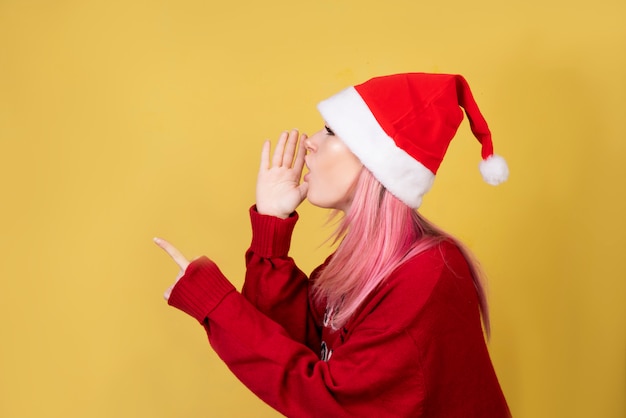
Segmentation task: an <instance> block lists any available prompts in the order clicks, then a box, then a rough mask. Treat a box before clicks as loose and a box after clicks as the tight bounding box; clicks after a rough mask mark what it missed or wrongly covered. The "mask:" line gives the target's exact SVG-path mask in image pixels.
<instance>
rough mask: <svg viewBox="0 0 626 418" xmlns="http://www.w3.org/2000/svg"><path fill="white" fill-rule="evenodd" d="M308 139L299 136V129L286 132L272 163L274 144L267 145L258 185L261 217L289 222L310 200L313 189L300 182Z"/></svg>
mask: <svg viewBox="0 0 626 418" xmlns="http://www.w3.org/2000/svg"><path fill="white" fill-rule="evenodd" d="M298 136H299V137H300V138H299V139H300V141H298ZM306 138H307V137H306V134H302V135H299V133H298V131H297V130H296V129H294V130H292V131H291V132H283V133H282V134H281V135H280V137H279V138H278V143H277V144H276V149H275V150H274V155H273V157H272V158H271V161H270V141H269V140H268V141H265V143H264V144H263V150H262V151H261V166H260V168H259V175H258V177H257V185H256V209H257V211H258V212H259V213H260V214H262V215H271V216H277V217H279V218H282V219H285V218H287V217H289V215H291V213H293V211H295V210H296V208H297V207H298V206H299V205H300V203H302V201H303V200H304V199H305V198H306V194H307V191H308V187H309V185H308V183H306V182H302V183H301V182H300V177H301V176H302V168H303V167H304V156H305V155H306V148H305V145H304V141H305V140H306Z"/></svg>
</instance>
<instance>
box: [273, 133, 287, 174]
mask: <svg viewBox="0 0 626 418" xmlns="http://www.w3.org/2000/svg"><path fill="white" fill-rule="evenodd" d="M288 135H289V134H288V133H287V132H283V133H281V134H280V137H279V138H278V142H277V143H276V148H275V149H274V156H273V157H272V165H274V167H281V166H282V163H283V152H284V151H285V143H286V142H287V137H288Z"/></svg>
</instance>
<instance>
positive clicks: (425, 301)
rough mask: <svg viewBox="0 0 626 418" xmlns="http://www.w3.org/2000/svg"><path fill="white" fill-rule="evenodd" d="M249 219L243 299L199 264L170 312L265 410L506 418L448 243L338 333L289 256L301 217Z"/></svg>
mask: <svg viewBox="0 0 626 418" xmlns="http://www.w3.org/2000/svg"><path fill="white" fill-rule="evenodd" d="M250 214H251V218H252V230H253V238H252V244H251V246H250V249H249V250H248V252H247V254H246V263H247V273H246V281H245V284H244V287H243V290H242V293H238V292H237V291H236V290H235V288H234V286H233V285H232V284H231V283H230V282H229V281H228V280H227V279H226V278H225V277H224V275H223V274H222V273H221V272H220V270H219V269H218V267H217V266H216V265H215V264H214V263H213V262H211V261H210V260H209V259H207V258H206V257H203V258H201V259H198V260H196V261H194V262H192V263H191V264H190V265H189V267H188V268H187V271H186V273H185V275H184V276H183V277H182V278H181V279H180V281H179V282H178V283H177V284H176V286H175V287H174V289H173V291H172V294H171V296H170V299H169V304H170V305H172V306H175V307H177V308H179V309H181V310H182V311H184V312H186V313H188V314H189V315H191V316H193V317H194V318H196V319H197V320H198V321H199V322H200V323H201V324H202V325H203V326H204V328H205V330H206V333H207V334H208V337H209V341H210V343H211V345H212V346H213V348H214V349H215V351H216V352H217V354H218V355H219V356H220V357H221V358H222V359H223V360H224V362H225V363H226V364H227V365H228V367H229V368H230V369H231V370H232V371H233V373H235V375H236V376H237V377H238V378H239V379H240V380H241V381H242V382H243V383H244V384H245V385H246V386H247V387H248V388H250V390H252V391H253V392H254V393H255V394H256V395H257V396H259V397H260V398H261V399H262V400H263V401H265V402H266V403H268V404H269V405H270V406H272V407H273V408H275V409H276V410H278V411H280V412H281V413H283V414H285V415H286V416H289V417H325V418H327V417H333V418H336V417H376V418H381V417H437V418H440V417H458V418H472V417H480V418H504V417H509V416H510V413H509V410H508V407H507V404H506V401H505V399H504V396H503V394H502V391H501V389H500V385H499V384H498V380H497V378H496V375H495V373H494V370H493V367H492V364H491V361H490V358H489V354H488V351H487V348H486V345H485V341H484V337H483V331H482V327H481V321H480V314H479V308H478V299H477V296H476V291H475V289H474V286H473V282H472V280H471V277H470V273H469V269H468V266H467V263H466V261H465V259H464V258H463V256H462V254H461V253H460V251H459V250H458V249H457V248H456V247H455V246H454V245H453V244H452V243H448V242H444V243H442V244H440V245H439V246H438V247H435V248H432V249H431V250H428V251H426V252H423V253H421V254H419V255H417V256H415V257H414V258H412V259H411V260H409V261H407V262H405V263H404V264H403V265H402V266H401V267H399V268H398V269H397V270H396V271H395V272H393V274H392V275H391V276H390V277H388V278H387V279H386V281H385V282H384V284H383V286H381V288H379V289H378V290H377V291H376V292H375V294H374V295H371V296H370V297H369V298H368V299H367V300H366V301H365V302H364V304H363V305H362V307H361V308H360V309H359V310H358V311H357V313H356V314H355V315H354V317H353V318H352V319H351V320H350V321H349V322H348V323H347V324H346V326H345V327H343V328H342V329H340V330H336V331H334V330H332V329H331V328H329V327H326V326H324V309H323V307H316V306H314V304H313V303H312V302H311V301H310V299H309V286H308V285H309V283H310V282H309V280H308V279H307V277H306V275H305V274H304V273H302V272H301V271H300V270H299V269H298V268H297V267H296V266H295V264H294V262H293V260H292V259H291V258H289V257H288V255H287V253H288V250H289V244H290V240H291V233H292V231H293V228H294V226H295V223H296V221H297V215H295V216H293V217H291V218H288V219H285V220H281V219H278V218H274V217H269V216H262V215H259V214H258V213H257V212H256V211H255V210H254V208H253V209H251V211H250ZM314 276H315V272H314V273H313V274H312V279H314Z"/></svg>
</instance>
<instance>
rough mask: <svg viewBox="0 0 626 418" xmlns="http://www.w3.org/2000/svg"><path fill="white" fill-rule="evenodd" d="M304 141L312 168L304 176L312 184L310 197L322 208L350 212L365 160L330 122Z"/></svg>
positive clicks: (309, 192) (314, 203)
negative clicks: (349, 147)
mask: <svg viewBox="0 0 626 418" xmlns="http://www.w3.org/2000/svg"><path fill="white" fill-rule="evenodd" d="M304 145H305V147H306V150H307V155H306V158H305V161H306V166H307V168H308V170H309V172H308V173H307V174H306V175H305V176H304V179H303V180H304V181H305V182H307V183H308V184H309V190H308V193H307V199H308V200H309V202H311V203H312V204H313V205H315V206H318V207H321V208H329V209H338V210H342V211H344V212H347V211H348V209H349V208H350V204H351V203H352V197H353V194H354V185H355V183H356V180H357V178H358V176H359V173H360V172H361V169H362V167H363V164H362V163H361V161H360V160H359V159H358V158H357V156H356V155H354V154H353V153H352V151H350V149H348V147H347V146H346V144H344V142H343V141H342V140H341V138H339V137H338V136H337V135H335V134H334V132H333V131H332V130H331V129H330V128H329V127H328V126H326V127H324V129H322V130H320V131H318V132H316V133H315V134H314V135H312V136H310V137H309V138H307V139H306V140H305V142H304Z"/></svg>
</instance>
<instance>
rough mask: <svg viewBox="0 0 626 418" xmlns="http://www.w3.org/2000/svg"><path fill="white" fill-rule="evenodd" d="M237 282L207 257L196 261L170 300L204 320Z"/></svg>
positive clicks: (186, 311)
mask: <svg viewBox="0 0 626 418" xmlns="http://www.w3.org/2000/svg"><path fill="white" fill-rule="evenodd" d="M233 291H235V286H233V285H232V283H231V282H229V281H228V279H227V278H226V277H225V276H224V275H223V274H222V272H221V271H220V269H219V268H218V267H217V265H216V264H215V263H214V262H212V261H211V260H209V259H208V258H207V257H200V258H198V259H196V260H194V261H192V262H191V263H190V264H189V266H187V270H185V274H184V275H183V276H182V277H181V278H180V280H179V281H178V282H177V283H176V285H175V286H174V289H172V293H171V294H170V297H169V299H168V301H167V303H168V304H169V305H171V306H173V307H175V308H178V309H180V310H181V311H183V312H185V313H187V314H189V315H190V316H192V317H194V318H195V319H196V320H198V322H200V323H201V324H204V321H205V319H206V318H207V317H208V316H209V314H210V313H211V312H212V311H213V310H214V309H215V308H216V307H217V305H219V303H220V302H221V301H222V300H223V299H224V298H225V297H226V295H228V294H229V293H230V292H233Z"/></svg>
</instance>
